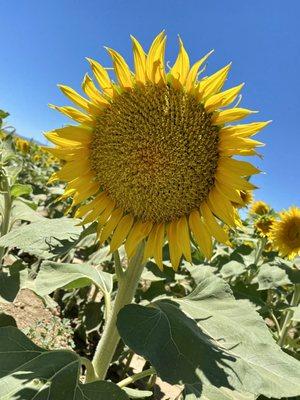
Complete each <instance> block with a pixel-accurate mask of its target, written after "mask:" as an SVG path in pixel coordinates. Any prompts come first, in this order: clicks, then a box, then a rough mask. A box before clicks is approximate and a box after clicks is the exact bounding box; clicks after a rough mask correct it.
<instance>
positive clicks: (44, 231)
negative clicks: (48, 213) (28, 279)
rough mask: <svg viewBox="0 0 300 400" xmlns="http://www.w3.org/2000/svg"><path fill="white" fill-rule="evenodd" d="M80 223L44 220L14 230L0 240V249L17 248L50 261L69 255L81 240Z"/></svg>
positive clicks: (73, 220)
mask: <svg viewBox="0 0 300 400" xmlns="http://www.w3.org/2000/svg"><path fill="white" fill-rule="evenodd" d="M79 222H80V221H79V220H76V219H71V218H66V217H63V218H56V219H48V218H44V219H42V220H41V221H36V222H33V223H32V224H29V225H22V226H21V227H19V228H17V229H15V230H12V231H11V232H9V233H8V234H6V235H4V236H2V238H1V239H0V247H17V248H18V249H21V250H23V251H24V252H27V253H29V254H33V255H35V256H37V257H40V258H43V259H48V258H53V257H57V256H61V255H62V254H65V253H67V252H68V251H69V250H70V249H71V248H72V247H74V246H75V245H76V244H77V243H78V241H79V240H80V238H81V237H80V234H81V233H82V232H83V231H82V227H81V226H78V223H79Z"/></svg>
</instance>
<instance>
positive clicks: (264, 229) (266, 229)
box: [254, 216, 275, 236]
mask: <svg viewBox="0 0 300 400" xmlns="http://www.w3.org/2000/svg"><path fill="white" fill-rule="evenodd" d="M274 222H275V219H274V218H273V217H269V216H262V217H260V218H259V219H257V220H256V221H255V224H254V226H255V228H256V230H257V231H258V233H259V234H260V235H261V236H267V235H268V234H269V233H270V230H271V229H272V226H273V224H274Z"/></svg>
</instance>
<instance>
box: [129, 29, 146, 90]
mask: <svg viewBox="0 0 300 400" xmlns="http://www.w3.org/2000/svg"><path fill="white" fill-rule="evenodd" d="M131 40H132V46H133V58H134V69H135V80H136V82H140V83H143V84H145V83H146V54H145V52H144V50H143V48H142V46H141V45H140V43H139V42H138V41H137V40H136V38H135V37H133V36H131Z"/></svg>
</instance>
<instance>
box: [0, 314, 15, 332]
mask: <svg viewBox="0 0 300 400" xmlns="http://www.w3.org/2000/svg"><path fill="white" fill-rule="evenodd" d="M3 326H15V327H16V326H17V323H16V321H15V319H14V318H13V317H12V316H11V315H8V314H5V313H3V312H0V328H2V327H3Z"/></svg>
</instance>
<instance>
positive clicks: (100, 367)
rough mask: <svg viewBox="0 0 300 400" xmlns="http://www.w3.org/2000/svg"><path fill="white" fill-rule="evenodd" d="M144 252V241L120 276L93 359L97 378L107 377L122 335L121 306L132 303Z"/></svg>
mask: <svg viewBox="0 0 300 400" xmlns="http://www.w3.org/2000/svg"><path fill="white" fill-rule="evenodd" d="M143 253H144V242H142V243H141V244H140V245H139V246H138V248H137V251H136V253H135V255H134V256H133V257H132V259H131V260H130V262H129V265H128V268H127V269H126V270H125V271H124V273H123V274H122V276H121V277H119V287H118V291H117V295H116V298H115V301H114V303H113V306H112V309H111V313H110V315H109V318H108V320H107V322H106V325H105V327H104V331H103V334H102V337H101V339H100V342H99V343H98V346H97V349H96V352H95V355H94V359H93V366H94V370H95V373H96V378H97V379H100V380H103V379H105V377H106V374H107V371H108V368H109V365H110V363H111V360H112V358H113V356H114V353H115V351H116V348H117V345H118V343H119V340H120V336H119V333H118V330H117V316H118V313H119V311H120V310H121V308H123V307H124V306H125V305H127V304H130V303H131V302H132V300H133V297H134V294H135V291H136V288H137V286H138V283H139V280H140V277H141V274H142V271H143V269H144V264H143V262H142V260H143Z"/></svg>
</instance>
